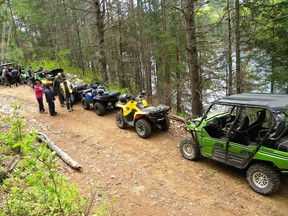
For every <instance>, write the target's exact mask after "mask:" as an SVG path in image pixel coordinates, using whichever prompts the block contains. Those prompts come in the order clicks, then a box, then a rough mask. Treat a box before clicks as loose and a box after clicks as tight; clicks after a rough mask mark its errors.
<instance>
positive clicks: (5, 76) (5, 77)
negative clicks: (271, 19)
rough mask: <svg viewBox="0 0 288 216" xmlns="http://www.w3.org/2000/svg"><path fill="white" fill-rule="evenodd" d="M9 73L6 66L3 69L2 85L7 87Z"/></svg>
mask: <svg viewBox="0 0 288 216" xmlns="http://www.w3.org/2000/svg"><path fill="white" fill-rule="evenodd" d="M7 73H8V69H7V67H6V66H4V67H3V69H2V77H1V78H2V83H3V84H4V85H5V86H6V85H7Z"/></svg>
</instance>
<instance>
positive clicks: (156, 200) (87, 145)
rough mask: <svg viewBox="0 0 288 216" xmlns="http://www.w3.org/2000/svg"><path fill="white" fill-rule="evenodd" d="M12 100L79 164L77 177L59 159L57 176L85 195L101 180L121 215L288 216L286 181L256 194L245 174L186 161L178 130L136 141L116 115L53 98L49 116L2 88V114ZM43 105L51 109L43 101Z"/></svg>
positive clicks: (25, 95) (21, 93)
mask: <svg viewBox="0 0 288 216" xmlns="http://www.w3.org/2000/svg"><path fill="white" fill-rule="evenodd" d="M17 99H21V100H23V110H24V113H25V115H26V119H27V121H28V123H29V124H30V125H32V126H33V127H35V128H36V129H37V130H39V131H40V132H43V133H46V134H47V135H48V136H49V137H50V138H51V139H52V140H53V141H54V143H55V144H57V145H58V146H59V147H60V148H62V149H63V150H64V151H66V152H67V153H68V154H69V155H70V156H71V157H72V158H73V159H74V160H76V161H77V162H79V163H80V164H81V165H82V166H83V170H82V172H76V171H73V170H72V169H70V168H69V167H67V165H66V164H64V163H63V162H61V161H60V160H59V164H60V166H59V169H60V171H61V172H62V173H63V174H64V175H66V176H68V177H69V178H71V181H72V182H73V183H76V184H77V185H79V186H80V188H81V192H82V193H83V194H88V193H89V192H90V191H91V188H92V185H93V184H94V183H96V182H100V183H101V188H100V189H99V190H101V191H107V194H108V196H112V195H114V194H118V195H120V199H119V200H118V201H117V202H116V208H117V209H118V213H117V214H118V215H120V213H123V214H124V215H126V216H130V215H131V216H132V215H137V216H138V215H145V216H146V215H147V216H148V215H151V216H152V215H153V216H154V215H155V216H160V215H161V216H162V215H163V216H164V215H177V216H178V215H183V216H184V215H185V216H186V215H224V216H225V215H239V216H240V215H241V216H242V215H273V216H282V215H283V216H284V215H287V214H288V205H287V201H288V178H287V176H284V177H283V183H282V187H281V189H280V191H279V192H278V193H276V194H274V195H272V196H262V195H259V194H257V193H255V192H253V191H252V189H251V188H250V187H249V185H248V183H247V181H246V178H245V172H244V171H241V170H237V169H234V168H231V167H227V166H225V165H223V164H219V163H215V162H212V161H210V160H207V159H202V160H200V161H198V162H191V161H187V160H185V159H184V158H183V157H182V156H181V155H180V152H179V148H178V145H179V143H180V141H181V140H182V139H183V137H182V136H180V135H179V133H177V131H175V129H176V130H177V128H178V126H177V125H174V127H173V129H174V130H173V129H169V131H168V132H166V133H163V132H156V133H153V135H152V137H150V138H148V139H141V138H140V137H138V135H137V134H136V132H135V130H134V129H132V128H131V129H126V130H121V129H119V128H118V127H117V125H116V123H115V112H110V113H108V114H106V115H104V116H103V117H99V116H97V115H96V114H95V113H94V111H92V110H89V111H86V110H84V109H83V108H82V107H81V104H80V103H78V104H76V105H75V106H74V111H73V112H71V113H69V112H68V111H67V110H66V108H62V107H60V106H59V102H58V101H56V111H57V112H58V113H59V115H58V116H55V117H51V116H50V115H49V114H40V113H39V112H38V105H37V101H36V99H35V97H34V93H33V90H32V88H31V87H28V86H20V87H17V88H16V87H12V88H5V87H4V86H0V104H2V105H4V107H3V108H2V109H1V110H0V114H1V111H2V112H5V110H6V108H5V107H6V106H8V105H10V104H13V103H15V102H16V101H17ZM44 105H45V108H46V110H48V106H47V103H46V102H45V103H44ZM187 136H188V134H187ZM101 191H99V193H101Z"/></svg>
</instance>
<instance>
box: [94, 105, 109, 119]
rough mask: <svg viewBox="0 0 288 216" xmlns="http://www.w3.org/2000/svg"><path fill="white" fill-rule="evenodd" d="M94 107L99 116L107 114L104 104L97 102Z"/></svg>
mask: <svg viewBox="0 0 288 216" xmlns="http://www.w3.org/2000/svg"><path fill="white" fill-rule="evenodd" d="M93 107H94V111H95V112H96V114H97V115H98V116H103V115H104V114H105V111H106V109H105V106H104V105H103V104H101V103H99V102H96V103H95V104H94V106H93Z"/></svg>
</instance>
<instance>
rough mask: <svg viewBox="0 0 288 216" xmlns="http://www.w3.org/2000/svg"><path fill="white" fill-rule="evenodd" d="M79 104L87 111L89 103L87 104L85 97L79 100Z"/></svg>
mask: <svg viewBox="0 0 288 216" xmlns="http://www.w3.org/2000/svg"><path fill="white" fill-rule="evenodd" d="M81 104H82V107H83V109H85V110H89V108H90V105H89V103H88V102H87V99H86V98H85V97H83V98H82V99H81Z"/></svg>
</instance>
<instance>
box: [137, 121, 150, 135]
mask: <svg viewBox="0 0 288 216" xmlns="http://www.w3.org/2000/svg"><path fill="white" fill-rule="evenodd" d="M135 129H136V132H137V134H138V135H139V136H140V137H142V138H147V137H149V136H151V133H152V127H151V125H150V123H149V122H148V121H147V120H146V119H139V120H138V121H137V122H136V124H135Z"/></svg>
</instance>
